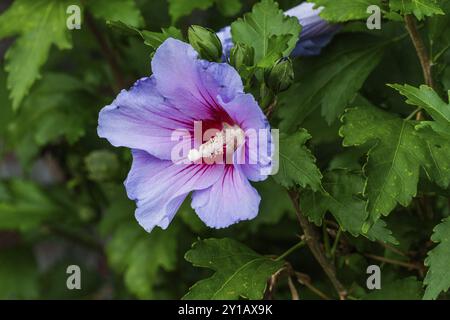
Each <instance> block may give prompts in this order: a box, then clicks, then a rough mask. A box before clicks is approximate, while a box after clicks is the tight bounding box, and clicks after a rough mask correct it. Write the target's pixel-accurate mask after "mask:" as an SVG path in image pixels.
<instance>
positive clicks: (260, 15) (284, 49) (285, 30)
mask: <svg viewBox="0 0 450 320" xmlns="http://www.w3.org/2000/svg"><path fill="white" fill-rule="evenodd" d="M300 31H301V26H300V24H299V22H298V19H297V18H295V17H287V16H285V15H284V13H283V11H282V10H280V9H279V8H278V4H277V3H276V2H274V1H273V0H262V1H261V2H260V3H257V4H256V5H255V6H254V7H253V9H252V12H251V13H247V14H245V15H244V17H243V18H239V19H238V20H237V21H235V22H233V23H232V24H231V33H232V35H233V42H234V43H244V44H246V45H248V46H251V47H253V48H254V49H255V61H254V62H255V63H254V64H255V65H257V64H258V63H260V61H264V62H263V65H266V64H268V63H269V62H270V61H269V60H272V59H275V58H276V57H280V56H288V55H289V54H290V52H291V51H292V50H293V49H294V47H295V44H296V43H297V40H298V37H299V35H300ZM274 36H275V37H274ZM286 44H287V45H286ZM275 48H276V50H275ZM275 51H277V52H275ZM266 56H270V57H271V59H269V58H266ZM263 59H264V60H263ZM275 61H276V59H275V60H273V61H272V63H273V62H275Z"/></svg>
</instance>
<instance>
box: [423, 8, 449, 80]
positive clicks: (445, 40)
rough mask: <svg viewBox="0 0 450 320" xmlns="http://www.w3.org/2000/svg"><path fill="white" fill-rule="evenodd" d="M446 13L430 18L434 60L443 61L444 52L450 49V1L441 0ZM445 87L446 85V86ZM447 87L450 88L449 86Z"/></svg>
mask: <svg viewBox="0 0 450 320" xmlns="http://www.w3.org/2000/svg"><path fill="white" fill-rule="evenodd" d="M441 6H442V9H443V11H444V13H445V15H436V16H433V17H431V18H430V19H429V28H430V31H429V32H428V37H429V39H430V47H431V48H430V50H431V53H432V57H431V58H432V61H433V62H434V63H437V62H441V61H442V57H444V54H445V53H446V52H448V50H449V49H450V38H449V37H448V34H449V33H450V1H441ZM444 87H445V86H444ZM447 88H450V87H448V86H447Z"/></svg>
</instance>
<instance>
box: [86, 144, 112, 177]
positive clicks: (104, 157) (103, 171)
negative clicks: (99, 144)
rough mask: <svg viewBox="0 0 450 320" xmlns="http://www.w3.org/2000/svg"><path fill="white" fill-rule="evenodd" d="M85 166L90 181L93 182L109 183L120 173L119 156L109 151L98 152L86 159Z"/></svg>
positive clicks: (92, 153)
mask: <svg viewBox="0 0 450 320" xmlns="http://www.w3.org/2000/svg"><path fill="white" fill-rule="evenodd" d="M84 164H85V166H86V169H87V171H88V176H89V179H91V180H93V181H107V180H111V179H112V178H114V177H115V176H116V175H117V173H118V171H119V167H120V164H119V159H118V158H117V155H116V154H115V153H113V152H111V151H108V150H96V151H93V152H91V153H90V154H89V155H88V156H87V157H86V158H85V159H84Z"/></svg>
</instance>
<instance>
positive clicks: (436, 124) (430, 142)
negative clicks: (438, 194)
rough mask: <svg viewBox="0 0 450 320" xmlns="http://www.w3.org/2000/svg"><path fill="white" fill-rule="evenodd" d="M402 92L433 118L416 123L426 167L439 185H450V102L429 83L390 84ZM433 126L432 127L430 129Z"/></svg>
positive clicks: (412, 103)
mask: <svg viewBox="0 0 450 320" xmlns="http://www.w3.org/2000/svg"><path fill="white" fill-rule="evenodd" d="M390 86H391V87H393V88H394V89H396V90H398V91H399V92H400V93H401V94H402V95H404V96H405V97H406V98H407V100H406V102H407V103H408V104H411V105H414V106H417V107H421V108H423V109H425V110H426V111H427V113H428V114H429V115H430V116H431V117H432V118H433V120H434V121H421V122H420V123H418V124H417V125H416V129H417V130H418V134H419V135H420V137H421V138H422V141H423V143H424V144H425V145H426V149H427V150H426V152H425V157H426V158H427V160H428V161H427V164H426V169H427V172H428V174H429V175H430V177H431V179H432V180H433V181H435V182H436V183H437V184H438V185H439V186H441V187H442V188H447V187H448V186H449V185H450V162H449V161H448V159H450V104H449V103H446V102H444V101H442V99H441V98H440V97H439V95H438V94H437V93H436V92H435V91H434V90H433V89H432V88H430V87H428V86H425V85H423V86H421V87H420V88H415V87H412V86H410V85H404V86H401V85H398V84H395V85H390ZM431 129H432V130H431Z"/></svg>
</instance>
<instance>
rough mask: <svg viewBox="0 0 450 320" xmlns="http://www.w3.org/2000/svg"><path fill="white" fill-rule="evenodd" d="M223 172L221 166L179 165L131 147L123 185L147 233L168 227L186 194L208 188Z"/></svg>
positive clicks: (137, 217)
mask: <svg viewBox="0 0 450 320" xmlns="http://www.w3.org/2000/svg"><path fill="white" fill-rule="evenodd" d="M223 171H224V166H223V165H214V166H206V165H180V164H174V163H173V162H172V161H170V160H160V159H158V158H155V157H153V156H152V155H150V154H148V153H146V152H145V151H141V150H133V165H132V167H131V170H130V173H129V174H128V177H127V179H126V181H125V187H126V189H127V193H128V197H129V198H130V199H132V200H136V204H137V209H136V212H135V216H136V219H137V220H138V222H139V224H140V225H141V226H142V227H143V228H144V229H145V230H146V231H147V232H150V231H151V230H152V229H153V228H154V227H155V226H160V227H161V228H163V229H165V228H167V226H168V225H169V223H170V221H172V219H173V217H174V216H175V213H176V212H177V210H178V209H179V207H180V205H181V204H182V202H183V201H184V199H185V198H186V196H187V195H188V193H189V192H191V191H194V190H202V189H205V188H208V187H210V186H211V185H213V184H214V183H215V182H216V181H217V180H218V179H219V178H220V177H221V176H222V174H223Z"/></svg>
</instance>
